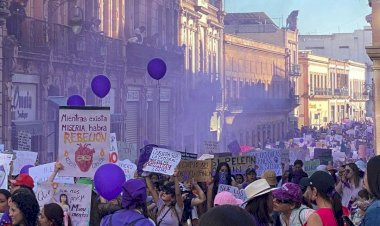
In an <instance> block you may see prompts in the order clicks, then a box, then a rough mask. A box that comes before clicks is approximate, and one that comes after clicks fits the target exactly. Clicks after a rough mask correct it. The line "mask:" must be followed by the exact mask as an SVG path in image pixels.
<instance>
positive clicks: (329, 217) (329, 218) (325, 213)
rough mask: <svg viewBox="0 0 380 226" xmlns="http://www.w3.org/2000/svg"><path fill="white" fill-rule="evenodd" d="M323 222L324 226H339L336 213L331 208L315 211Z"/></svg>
mask: <svg viewBox="0 0 380 226" xmlns="http://www.w3.org/2000/svg"><path fill="white" fill-rule="evenodd" d="M315 213H316V214H318V215H319V217H320V218H321V220H322V225H323V226H338V223H337V222H336V220H335V217H334V211H333V210H332V209H330V208H319V209H317V211H315Z"/></svg>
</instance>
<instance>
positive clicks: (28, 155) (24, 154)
mask: <svg viewBox="0 0 380 226" xmlns="http://www.w3.org/2000/svg"><path fill="white" fill-rule="evenodd" d="M13 153H14V154H15V159H14V160H13V172H12V175H13V176H15V175H18V174H19V173H20V171H21V169H22V167H24V166H26V165H33V166H34V164H35V163H36V160H37V155H38V153H37V152H32V151H13Z"/></svg>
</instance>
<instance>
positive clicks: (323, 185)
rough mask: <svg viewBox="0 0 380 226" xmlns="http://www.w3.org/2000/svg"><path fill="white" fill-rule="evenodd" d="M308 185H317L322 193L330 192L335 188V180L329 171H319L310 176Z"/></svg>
mask: <svg viewBox="0 0 380 226" xmlns="http://www.w3.org/2000/svg"><path fill="white" fill-rule="evenodd" d="M307 185H308V186H313V187H315V188H316V189H317V191H318V192H320V193H323V194H329V193H330V192H331V191H332V190H334V188H335V181H334V178H333V177H332V176H331V175H330V174H329V173H327V172H324V171H317V172H315V173H313V175H311V177H310V178H308V183H307Z"/></svg>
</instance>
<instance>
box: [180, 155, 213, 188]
mask: <svg viewBox="0 0 380 226" xmlns="http://www.w3.org/2000/svg"><path fill="white" fill-rule="evenodd" d="M211 170H212V163H211V159H209V160H203V161H200V160H181V162H180V163H179V165H178V171H179V176H180V178H181V180H180V181H186V180H188V179H192V178H194V179H195V180H196V181H197V182H208V181H211Z"/></svg>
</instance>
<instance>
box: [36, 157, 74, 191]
mask: <svg viewBox="0 0 380 226" xmlns="http://www.w3.org/2000/svg"><path fill="white" fill-rule="evenodd" d="M54 164H55V163H54V162H51V163H47V164H43V165H38V166H35V167H31V168H29V175H30V176H31V177H32V178H33V181H34V187H35V188H36V187H37V186H38V184H41V183H43V182H45V181H47V180H48V179H49V177H50V175H51V174H52V173H53V172H54ZM54 182H56V183H62V184H74V177H61V176H59V175H57V176H56V177H55V178H54Z"/></svg>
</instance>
